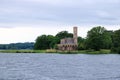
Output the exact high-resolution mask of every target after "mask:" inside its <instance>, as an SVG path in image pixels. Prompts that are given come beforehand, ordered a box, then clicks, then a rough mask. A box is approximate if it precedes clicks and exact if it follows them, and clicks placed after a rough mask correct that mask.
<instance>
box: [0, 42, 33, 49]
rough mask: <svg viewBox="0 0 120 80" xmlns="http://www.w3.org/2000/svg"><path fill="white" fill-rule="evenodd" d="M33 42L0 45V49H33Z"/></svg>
mask: <svg viewBox="0 0 120 80" xmlns="http://www.w3.org/2000/svg"><path fill="white" fill-rule="evenodd" d="M33 46H34V43H33V42H25V43H11V44H0V49H33Z"/></svg>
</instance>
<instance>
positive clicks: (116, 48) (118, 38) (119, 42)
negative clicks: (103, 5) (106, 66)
mask: <svg viewBox="0 0 120 80" xmlns="http://www.w3.org/2000/svg"><path fill="white" fill-rule="evenodd" d="M111 50H112V52H117V53H120V29H119V30H116V31H115V32H114V34H113V46H112V49H111Z"/></svg>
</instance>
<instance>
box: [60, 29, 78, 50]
mask: <svg viewBox="0 0 120 80" xmlns="http://www.w3.org/2000/svg"><path fill="white" fill-rule="evenodd" d="M77 38H78V37H77V27H73V38H64V39H61V41H60V44H58V49H59V50H62V51H73V50H77V47H78V42H77Z"/></svg>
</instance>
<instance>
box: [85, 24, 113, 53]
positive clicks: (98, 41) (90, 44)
mask: <svg viewBox="0 0 120 80" xmlns="http://www.w3.org/2000/svg"><path fill="white" fill-rule="evenodd" d="M111 44H112V39H111V35H110V34H109V33H108V32H107V30H106V29H105V28H104V27H101V26H98V27H94V28H92V29H91V30H90V31H88V34H87V39H86V48H87V49H94V50H96V51H99V50H100V49H103V48H105V49H108V48H110V46H111Z"/></svg>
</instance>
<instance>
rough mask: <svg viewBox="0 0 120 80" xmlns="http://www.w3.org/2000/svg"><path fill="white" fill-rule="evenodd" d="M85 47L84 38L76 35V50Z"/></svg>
mask: <svg viewBox="0 0 120 80" xmlns="http://www.w3.org/2000/svg"><path fill="white" fill-rule="evenodd" d="M84 49H85V39H84V38H82V37H78V50H84Z"/></svg>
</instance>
